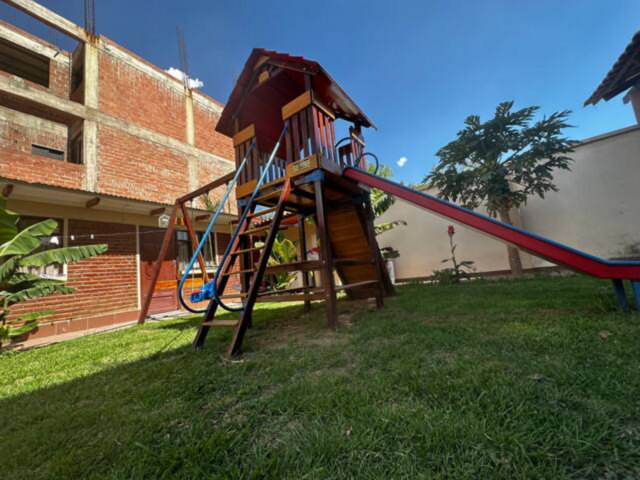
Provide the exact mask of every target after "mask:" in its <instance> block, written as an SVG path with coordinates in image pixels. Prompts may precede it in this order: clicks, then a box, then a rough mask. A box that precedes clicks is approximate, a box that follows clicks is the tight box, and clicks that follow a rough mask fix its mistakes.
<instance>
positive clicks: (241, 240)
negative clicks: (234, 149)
mask: <svg viewBox="0 0 640 480" xmlns="http://www.w3.org/2000/svg"><path fill="white" fill-rule="evenodd" d="M290 192H291V181H290V180H289V179H287V180H286V181H285V183H284V185H283V187H282V188H281V189H279V190H278V191H277V192H272V193H273V194H274V195H273V197H272V198H275V197H276V196H279V200H278V204H277V205H276V206H275V207H272V208H268V209H266V210H262V211H259V212H256V211H255V209H256V206H257V205H258V203H259V200H260V199H259V198H258V199H256V201H255V202H253V203H252V204H251V205H248V206H247V207H246V208H248V209H249V213H248V215H247V216H246V218H245V220H244V221H243V222H242V223H241V224H239V225H238V227H237V229H236V233H237V234H236V235H234V238H233V243H232V245H231V250H230V253H229V255H227V257H226V258H223V259H222V262H223V265H222V268H221V269H220V275H219V276H218V278H216V279H215V281H216V291H217V292H223V291H224V289H225V288H226V286H227V283H228V282H229V278H230V277H232V276H233V275H246V276H247V277H249V278H250V280H249V281H248V289H247V292H246V293H244V294H242V295H239V296H241V297H243V304H244V308H243V309H242V311H241V313H240V318H239V320H214V317H215V314H216V311H217V309H218V306H219V303H218V301H217V300H216V299H215V298H213V299H211V301H210V302H209V305H208V306H207V310H206V312H205V314H204V317H203V318H202V323H201V324H200V327H199V328H198V332H197V334H196V338H195V340H194V342H193V344H194V346H195V347H196V348H201V347H202V345H203V344H204V341H205V339H206V337H207V334H208V332H209V329H210V328H212V327H234V332H233V338H232V341H231V344H230V345H229V348H228V349H227V353H228V354H229V355H230V356H235V355H238V354H239V353H240V351H241V347H242V340H243V338H244V335H245V333H246V331H247V328H249V327H250V326H251V316H252V313H253V307H254V305H255V303H256V301H258V296H259V294H261V292H260V287H261V284H262V279H263V277H264V274H265V272H266V270H267V264H268V262H269V257H270V255H271V250H272V248H273V244H274V242H275V240H276V237H277V235H278V232H279V230H280V227H281V222H282V218H283V216H284V213H285V208H286V203H287V199H288V197H289V194H290ZM275 194H277V195H275ZM270 213H272V214H273V216H272V217H271V219H268V220H265V221H264V222H263V223H264V224H265V225H260V226H259V227H254V226H253V220H254V219H255V218H258V217H261V216H264V215H267V214H270ZM263 233H266V239H265V241H264V244H263V245H262V246H260V247H256V246H250V245H249V244H248V242H247V239H248V238H249V237H250V236H251V235H257V234H263ZM258 251H259V252H260V258H259V260H258V262H257V263H256V264H255V265H244V266H242V268H241V269H240V270H239V271H235V272H234V271H233V265H234V264H235V263H236V260H237V259H238V256H239V255H242V254H253V253H254V252H258ZM250 263H253V262H250ZM261 296H262V297H264V296H265V295H264V292H262V294H261ZM222 297H224V295H223V296H222ZM218 298H219V299H220V296H218Z"/></svg>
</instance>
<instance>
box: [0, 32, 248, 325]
mask: <svg viewBox="0 0 640 480" xmlns="http://www.w3.org/2000/svg"><path fill="white" fill-rule="evenodd" d="M15 30H16V31H18V32H19V33H20V34H22V35H24V36H25V37H28V38H30V39H32V40H34V39H35V40H36V41H38V42H40V43H41V44H42V45H45V46H46V45H48V44H47V42H45V41H42V40H40V39H37V38H36V37H33V36H32V35H29V34H27V33H26V32H20V31H19V30H17V29H15ZM60 55H63V56H64V57H59V59H58V60H52V61H51V69H50V86H49V88H46V87H43V86H41V85H36V84H33V83H32V82H28V81H26V80H21V79H17V80H16V79H15V77H14V78H13V79H12V82H14V84H15V85H16V87H17V88H20V83H21V82H23V83H24V86H25V87H26V86H28V87H33V88H34V89H37V90H40V91H47V92H49V93H51V94H54V95H56V96H58V97H62V98H65V99H66V98H69V90H70V78H69V77H70V68H69V65H68V63H67V61H66V60H63V61H60V58H64V59H68V58H69V53H67V52H61V53H60ZM121 55H122V56H124V57H126V58H120V56H121ZM89 58H90V57H89ZM87 65H92V64H90V63H88V64H87ZM0 75H3V76H8V74H7V73H4V72H1V71H0ZM88 78H89V77H88ZM87 80H88V79H87V78H85V81H87ZM98 81H99V84H98V86H97V92H98V99H99V104H98V107H99V110H100V112H98V114H97V115H96V112H94V111H93V110H91V111H87V119H88V120H89V121H91V122H94V121H95V122H96V123H97V139H96V145H97V152H95V153H97V155H93V153H94V152H92V151H91V150H90V147H91V145H92V141H93V131H94V130H93V129H89V128H87V129H86V130H85V137H84V138H85V141H86V143H85V149H86V151H85V153H86V152H88V153H87V154H86V155H85V156H84V161H85V162H86V165H75V164H71V163H68V162H65V161H59V160H54V159H50V158H44V157H39V156H34V155H32V154H31V145H32V144H37V145H42V146H45V147H51V148H55V149H57V150H61V151H64V152H65V157H66V156H67V155H66V154H67V150H68V135H69V133H68V130H69V129H68V128H67V126H70V127H71V129H72V130H73V131H74V132H75V131H78V130H79V129H81V128H82V119H81V118H76V117H72V116H71V115H70V114H63V113H61V111H63V110H64V108H60V107H56V108H53V107H51V106H47V105H43V104H39V103H37V102H36V101H34V100H24V99H19V98H18V97H17V96H16V95H15V94H14V93H15V92H13V91H12V92H9V93H0V106H2V107H5V108H8V109H11V110H13V112H14V114H13V115H9V114H6V115H4V116H3V114H2V113H3V112H2V111H0V178H1V179H5V180H6V179H9V180H16V181H24V182H28V183H39V184H44V185H50V186H57V187H65V188H71V189H78V190H82V189H86V188H89V185H90V186H91V187H90V188H93V187H94V185H95V190H92V194H93V193H94V192H95V193H97V194H99V195H113V196H118V197H125V198H128V199H133V200H140V201H145V202H157V203H163V204H172V203H173V202H174V201H175V199H176V198H177V197H179V196H182V195H184V194H186V193H188V192H189V191H190V190H192V189H193V188H196V187H198V186H201V185H204V184H205V183H208V182H211V181H213V180H215V179H216V178H219V177H220V176H222V175H224V174H226V173H227V172H228V171H230V170H231V169H232V168H233V165H234V163H233V158H234V155H233V148H232V143H231V139H229V138H226V137H224V136H222V135H219V134H217V133H216V132H215V127H216V123H217V121H218V119H219V115H218V113H217V112H216V110H217V107H216V106H214V104H216V103H217V102H215V100H213V99H210V98H208V97H206V95H204V94H201V93H194V102H193V103H194V109H193V117H194V118H193V122H194V131H193V134H194V143H195V145H188V144H187V139H188V135H187V123H188V122H187V107H186V95H185V93H184V92H183V90H182V88H181V86H180V84H179V83H178V82H177V81H176V80H175V79H173V78H172V77H170V76H168V75H167V74H166V73H164V72H163V70H162V69H160V68H158V67H156V66H153V65H151V64H149V63H148V62H146V61H144V60H143V59H141V58H139V57H137V56H136V55H134V54H132V53H131V52H128V51H126V50H125V49H124V48H122V47H120V46H118V45H116V44H115V43H113V42H111V41H110V40H108V39H105V38H104V37H101V38H100V40H99V44H98ZM176 87H177V88H176ZM26 90H27V89H25V92H26ZM87 92H88V94H91V92H92V90H91V89H89V90H88V91H87ZM26 93H28V92H26ZM91 98H93V97H91ZM82 99H83V91H82V90H78V91H77V92H76V93H75V95H74V98H73V100H74V101H77V102H81V101H82ZM62 105H64V104H62ZM74 107H75V108H77V106H76V105H74ZM15 112H19V113H20V114H26V115H28V116H31V117H37V118H35V120H36V121H35V122H33V118H32V119H31V120H30V119H28V118H25V119H24V121H23V119H22V118H16V117H15ZM74 115H76V114H74ZM107 116H108V117H113V118H115V119H118V120H120V121H116V122H114V121H113V119H109V118H106V117H107ZM43 121H50V122H54V123H56V124H57V126H56V125H53V126H51V128H40V127H42V125H43V123H42V122H43ZM29 122H32V123H29ZM114 123H115V124H116V125H114ZM24 125H32V127H25V126H24ZM87 125H89V124H87ZM91 126H92V125H91ZM76 129H78V130H76ZM177 142H181V143H182V145H180V144H178V143H177ZM210 154H213V155H215V156H217V157H220V158H225V159H228V162H224V161H216V160H215V159H213V158H211V155H210ZM94 178H95V179H96V181H95V182H94ZM18 188H20V187H18ZM224 191H225V188H224V187H223V188H219V189H217V190H216V191H215V192H212V197H213V198H214V199H219V198H221V196H222V195H223V193H224ZM92 196H93V197H95V196H97V195H95V194H93V195H92ZM88 198H92V197H89V196H88ZM38 201H41V199H38ZM81 201H82V202H83V200H81ZM79 205H80V206H82V205H83V203H80V204H79ZM230 205H231V209H228V208H227V209H225V212H228V213H229V212H235V207H236V205H235V197H233V198H232V199H231V203H230ZM76 206H78V205H76ZM56 210H57V207H56V201H55V198H53V197H52V208H51V215H50V216H51V217H57V216H59V215H56ZM96 218H98V217H96ZM68 224H69V228H68V231H67V232H65V233H66V235H74V236H75V237H76V240H75V241H69V245H77V244H80V242H83V243H103V242H104V243H108V244H109V246H110V249H109V252H108V253H107V254H105V255H103V256H101V257H98V258H95V259H90V260H86V261H83V262H79V263H76V264H71V265H69V266H68V268H67V272H68V282H69V285H71V286H74V287H77V292H76V293H74V294H72V295H68V296H54V297H50V298H47V299H42V300H38V301H34V302H30V303H29V304H27V305H24V306H20V307H19V308H16V309H15V313H16V314H17V313H24V312H27V311H33V310H40V309H53V310H55V314H53V315H52V316H51V317H50V318H46V319H43V321H42V322H41V327H40V329H39V332H37V333H36V335H35V336H46V335H57V334H61V333H65V332H68V331H73V330H82V329H86V328H94V327H98V326H102V325H108V324H113V323H118V322H121V321H127V320H131V319H132V318H134V317H133V316H132V314H134V313H135V310H137V307H138V303H137V302H138V299H137V292H138V280H137V265H136V238H135V234H134V232H135V226H134V225H119V224H110V223H96V222H87V221H80V220H74V219H70V220H68ZM141 228H142V227H141ZM90 234H95V235H96V238H95V239H94V240H91V239H90V238H88V239H84V238H81V237H79V236H80V235H90ZM101 234H109V235H110V234H117V235H115V236H112V237H111V236H109V237H103V238H101V237H100V236H99V235H101ZM121 234H126V235H121ZM228 240H229V235H228V234H221V235H219V237H218V242H219V243H218V248H219V250H220V252H219V253H220V254H221V253H222V252H223V251H224V248H225V247H226V242H228ZM144 241H145V237H144V235H143V236H141V237H140V242H141V244H140V245H141V250H142V249H143V247H144V245H143V243H142V242H144ZM235 268H236V269H237V268H238V267H237V266H236V267H235ZM176 280H177V279H176ZM171 281H172V280H171ZM236 283H237V279H235V278H233V279H232V282H231V283H230V284H229V287H228V288H227V292H226V293H233V292H235V291H236V290H234V289H233V285H234V284H236ZM174 288H175V287H174Z"/></svg>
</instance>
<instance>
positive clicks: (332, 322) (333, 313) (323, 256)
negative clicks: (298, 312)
mask: <svg viewBox="0 0 640 480" xmlns="http://www.w3.org/2000/svg"><path fill="white" fill-rule="evenodd" d="M314 189H315V193H316V209H317V212H318V238H319V239H320V261H321V263H322V268H321V269H320V276H321V278H322V288H323V289H324V298H325V308H326V312H327V325H328V326H329V327H330V328H333V329H335V328H336V327H337V326H338V310H337V305H336V287H335V282H334V280H333V257H332V256H331V243H330V242H331V240H330V239H329V229H328V227H329V225H328V219H327V208H326V200H325V197H324V183H323V181H322V180H316V181H315V182H314Z"/></svg>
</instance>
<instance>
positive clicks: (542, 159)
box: [425, 102, 575, 276]
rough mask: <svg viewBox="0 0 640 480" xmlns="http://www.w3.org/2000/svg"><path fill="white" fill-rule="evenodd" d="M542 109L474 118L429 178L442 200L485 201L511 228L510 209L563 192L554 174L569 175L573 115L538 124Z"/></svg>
mask: <svg viewBox="0 0 640 480" xmlns="http://www.w3.org/2000/svg"><path fill="white" fill-rule="evenodd" d="M539 109H540V107H535V106H533V107H526V108H523V109H520V110H515V111H514V110H513V102H504V103H501V104H499V105H498V106H497V107H496V112H495V116H494V118H492V119H491V120H488V121H486V122H482V121H481V120H480V117H479V116H477V115H472V116H469V117H467V119H466V120H465V122H464V123H465V125H466V126H465V128H464V129H462V130H461V131H459V132H458V135H457V138H456V139H455V140H453V141H452V142H450V143H449V144H447V145H445V146H444V147H442V148H441V149H440V150H438V152H437V153H436V155H437V156H438V157H439V159H440V160H439V162H438V164H437V165H436V166H435V167H434V169H433V171H432V172H431V174H429V175H427V176H426V177H425V181H426V182H427V184H428V185H429V186H430V187H433V188H436V189H437V190H438V196H439V197H441V198H444V199H445V200H448V201H454V202H459V203H461V204H462V205H463V206H465V207H467V208H470V209H476V208H478V207H479V206H480V205H481V204H482V203H483V202H485V203H486V207H487V209H488V211H489V213H490V214H491V215H492V216H494V217H495V216H499V217H500V220H502V221H503V222H505V223H508V224H512V221H511V215H510V210H511V209H512V208H518V207H519V206H521V205H523V204H526V202H527V198H528V197H529V196H532V195H537V196H539V197H541V198H544V196H545V194H546V193H547V192H550V191H554V192H556V191H558V188H557V187H556V186H555V185H554V183H553V173H554V171H555V170H558V169H560V170H570V168H569V167H570V164H571V162H572V160H571V159H570V158H569V157H568V156H567V154H569V153H571V152H573V148H572V147H573V145H574V144H575V142H574V141H572V140H570V139H568V138H566V137H565V136H564V135H563V133H562V132H563V130H564V129H565V128H568V127H570V125H569V124H568V123H567V119H568V117H569V115H570V113H571V112H570V111H568V110H564V111H562V112H555V113H553V114H552V115H550V116H548V117H547V116H544V117H542V119H540V120H537V121H534V116H535V114H536V113H537V112H538V110H539ZM507 251H508V254H509V266H510V267H511V272H512V274H513V275H514V276H521V275H522V262H521V260H520V254H519V252H518V249H517V248H515V247H513V246H511V245H509V246H507Z"/></svg>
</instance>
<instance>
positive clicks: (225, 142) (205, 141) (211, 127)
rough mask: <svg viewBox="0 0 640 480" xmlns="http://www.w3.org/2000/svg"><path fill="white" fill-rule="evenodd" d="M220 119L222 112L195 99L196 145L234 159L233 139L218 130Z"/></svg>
mask: <svg viewBox="0 0 640 480" xmlns="http://www.w3.org/2000/svg"><path fill="white" fill-rule="evenodd" d="M218 120H220V114H218V113H216V112H215V111H213V110H211V109H210V108H207V107H206V106H204V105H202V104H201V103H200V102H198V101H196V100H194V102H193V121H194V124H195V144H196V147H197V148H199V149H201V150H205V151H207V152H210V153H213V154H215V155H218V156H220V157H222V158H226V159H229V160H231V161H234V151H233V141H232V140H231V139H230V138H229V137H227V136H225V135H222V134H220V133H218V132H216V125H217V124H218Z"/></svg>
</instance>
